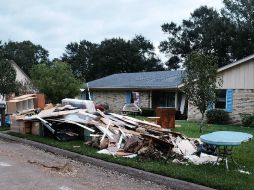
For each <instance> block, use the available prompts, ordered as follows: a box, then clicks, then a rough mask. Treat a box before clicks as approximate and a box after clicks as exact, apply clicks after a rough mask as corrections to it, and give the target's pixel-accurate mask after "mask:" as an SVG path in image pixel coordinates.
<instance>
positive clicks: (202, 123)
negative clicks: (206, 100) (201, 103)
mask: <svg viewBox="0 0 254 190" xmlns="http://www.w3.org/2000/svg"><path fill="white" fill-rule="evenodd" d="M204 119H205V113H202V118H201V122H200V128H199V133H202V132H203V126H204V123H205V120H204Z"/></svg>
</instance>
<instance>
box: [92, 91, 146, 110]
mask: <svg viewBox="0 0 254 190" xmlns="http://www.w3.org/2000/svg"><path fill="white" fill-rule="evenodd" d="M92 94H93V101H94V102H95V103H96V104H105V103H107V104H108V105H109V110H110V111H111V112H115V113H120V112H121V110H122V108H123V106H124V104H125V96H126V91H93V92H92ZM140 95H141V97H140V106H141V108H142V107H149V92H140Z"/></svg>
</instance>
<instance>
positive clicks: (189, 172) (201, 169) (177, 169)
mask: <svg viewBox="0 0 254 190" xmlns="http://www.w3.org/2000/svg"><path fill="white" fill-rule="evenodd" d="M177 124H180V125H181V126H182V127H180V128H177V129H176V131H179V132H181V133H183V134H185V135H187V136H188V137H195V138H196V137H199V136H200V134H199V127H198V124H197V123H191V122H186V121H178V122H177ZM218 130H232V131H241V132H247V133H251V134H253V135H254V129H253V128H242V127H240V126H230V125H209V126H207V127H205V128H204V133H209V132H212V131H218ZM8 134H10V135H14V136H17V137H21V138H26V139H29V140H33V141H37V142H41V143H44V144H48V145H51V146H54V147H58V148H62V149H66V150H69V151H72V152H76V153H79V154H83V155H87V156H91V157H94V158H98V159H102V160H105V161H109V162H114V163H118V164H122V165H126V166H130V167H134V168H138V169H142V170H145V171H149V172H153V173H157V174H161V175H165V176H170V177H173V178H177V179H182V180H185V181H189V182H193V183H197V184H201V185H205V186H209V187H213V188H216V189H225V190H238V189H242V190H246V189H254V175H253V173H254V141H253V140H252V141H250V142H247V143H244V144H243V145H241V146H239V147H237V148H235V150H234V158H235V159H236V160H237V162H238V163H239V164H240V165H244V166H245V167H246V169H245V170H247V171H250V172H251V175H246V174H242V173H239V172H237V171H236V170H234V169H233V168H231V170H230V171H229V172H225V169H224V165H221V166H211V165H200V166H195V165H192V164H191V165H177V164H174V163H172V162H170V161H168V162H165V161H160V160H149V159H145V160H144V159H140V158H133V159H127V158H115V157H113V156H108V155H103V154H97V153H96V151H97V150H96V149H94V148H92V147H89V146H86V145H84V143H83V142H82V141H70V142H59V141H57V140H55V139H52V138H49V137H38V136H33V135H28V134H27V135H22V134H17V133H13V132H8ZM73 146H80V148H74V147H73ZM230 166H231V165H230Z"/></svg>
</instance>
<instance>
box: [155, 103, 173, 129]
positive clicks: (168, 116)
mask: <svg viewBox="0 0 254 190" xmlns="http://www.w3.org/2000/svg"><path fill="white" fill-rule="evenodd" d="M175 113H176V110H175V108H171V107H157V108H156V116H157V117H160V119H159V120H158V124H159V125H161V127H162V128H171V129H173V128H175Z"/></svg>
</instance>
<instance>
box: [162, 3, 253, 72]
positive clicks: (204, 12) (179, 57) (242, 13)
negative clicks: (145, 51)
mask: <svg viewBox="0 0 254 190" xmlns="http://www.w3.org/2000/svg"><path fill="white" fill-rule="evenodd" d="M223 2H224V7H223V8H222V10H221V11H217V10H215V9H213V8H209V7H207V6H201V7H199V8H197V9H196V10H195V11H194V12H193V13H191V16H190V18H189V19H185V20H183V21H182V23H181V24H180V25H177V24H175V23H173V22H171V23H165V24H163V25H162V31H163V32H164V33H165V34H166V35H167V39H166V40H164V41H162V42H161V43H160V51H161V52H163V53H165V54H166V55H167V56H168V57H169V59H168V61H167V62H166V64H167V65H168V67H169V68H171V69H177V68H179V63H183V62H184V60H185V59H186V57H187V56H188V54H190V53H191V52H192V51H196V50H202V52H204V53H207V54H211V55H213V56H215V57H217V58H218V66H219V67H221V66H224V65H226V64H229V63H230V62H232V61H235V60H237V59H241V58H243V57H245V56H248V55H250V54H253V53H254V33H253V30H254V11H253V10H254V1H253V0H250V1H246V0H224V1H223Z"/></svg>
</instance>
